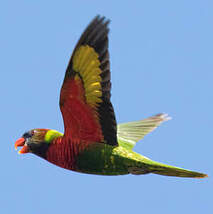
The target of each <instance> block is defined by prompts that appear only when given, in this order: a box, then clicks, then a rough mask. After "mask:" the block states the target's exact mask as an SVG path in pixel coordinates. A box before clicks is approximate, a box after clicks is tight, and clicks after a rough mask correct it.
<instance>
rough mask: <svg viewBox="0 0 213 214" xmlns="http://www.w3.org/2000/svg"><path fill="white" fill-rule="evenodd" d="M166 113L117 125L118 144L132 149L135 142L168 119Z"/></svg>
mask: <svg viewBox="0 0 213 214" xmlns="http://www.w3.org/2000/svg"><path fill="white" fill-rule="evenodd" d="M170 119H171V117H169V116H168V114H157V115H154V116H152V117H149V118H146V119H144V120H139V121H135V122H129V123H122V124H119V125H118V126H117V138H118V143H119V145H120V146H123V147H125V148H127V149H132V148H133V147H134V146H135V143H136V142H138V141H139V140H141V139H143V138H144V136H145V135H146V134H148V133H150V132H152V131H153V130H154V129H156V128H157V127H158V126H159V125H160V124H161V123H162V122H164V121H167V120H170Z"/></svg>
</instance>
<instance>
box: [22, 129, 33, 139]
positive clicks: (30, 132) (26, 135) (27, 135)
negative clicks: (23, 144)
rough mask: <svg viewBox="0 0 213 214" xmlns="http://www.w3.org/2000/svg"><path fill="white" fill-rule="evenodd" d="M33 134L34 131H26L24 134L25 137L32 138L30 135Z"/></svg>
mask: <svg viewBox="0 0 213 214" xmlns="http://www.w3.org/2000/svg"><path fill="white" fill-rule="evenodd" d="M33 134H34V131H29V132H25V133H24V134H23V138H25V139H26V138H30V137H32V136H33Z"/></svg>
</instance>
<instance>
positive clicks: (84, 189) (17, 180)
mask: <svg viewBox="0 0 213 214" xmlns="http://www.w3.org/2000/svg"><path fill="white" fill-rule="evenodd" d="M212 11H213V2H212V1H211V0H209V1H207V0H203V1H199V0H193V1H192V0H189V1H185V0H178V1H170V0H167V1H166V0H161V1H158V0H156V1H141V0H138V1H115V0H108V1H100V0H99V1H97V0H93V1H80V0H79V1H70V0H69V1H68V0H67V1H50V0H46V1H39V0H37V1H27V0H25V1H24V0H19V1H11V0H7V1H1V3H0V26H1V31H0V73H1V80H0V81H1V84H0V97H1V103H0V110H1V113H0V115H1V116H0V118H1V123H0V128H1V156H0V165H1V178H0V180H1V183H0V204H1V208H0V210H1V212H2V213H22V214H37V213H39V214H42V213H51V214H56V213H57V214H58V213H98V214H99V213H103V214H104V213H163V214H171V213H172V214H179V213H194V214H200V213H207V214H211V213H213V185H212V183H213V182H212V179H213V178H212V177H213V174H212V168H213V155H212V154H213V142H212V134H213V113H212V112H213V111H212V109H213V95H212V92H213V83H212V80H213V42H212V40H213V13H212ZM97 14H101V15H105V16H106V17H107V18H109V19H110V20H111V24H110V29H111V30H110V35H109V41H110V47H109V50H110V59H111V71H112V86H113V87H112V102H113V104H114V108H115V113H116V117H117V121H118V122H119V123H120V122H127V121H133V120H138V119H142V118H145V117H149V116H151V115H153V114H156V113H160V112H165V113H168V114H169V115H170V116H171V117H172V118H173V119H172V120H171V121H168V122H166V123H164V124H163V125H162V126H161V127H159V128H158V129H157V130H155V131H154V132H153V133H152V134H150V135H148V136H147V137H145V139H144V140H143V141H142V142H139V143H138V144H137V146H136V148H135V151H137V152H140V153H142V154H143V155H145V156H148V157H150V158H152V159H154V160H156V161H161V162H164V163H167V164H172V165H176V166H180V167H184V168H187V169H192V170H197V171H201V172H204V173H207V174H209V176H210V177H209V178H207V179H202V180H199V179H187V178H175V177H165V176H159V175H152V174H150V175H144V176H133V175H126V176H118V177H115V176H112V177H104V176H95V175H84V174H78V173H75V172H72V171H68V170H64V169H62V168H59V167H57V166H54V165H52V164H50V163H48V162H46V161H44V160H42V159H40V158H38V157H36V156H34V155H31V154H28V155H18V153H17V152H16V151H15V150H14V142H15V140H16V139H17V138H19V137H20V136H21V135H22V134H23V133H24V132H25V131H27V130H30V129H32V128H38V127H39V128H52V129H57V130H59V131H63V121H62V117H61V113H60V110H59V106H58V102H59V92H60V87H61V84H62V81H63V78H64V73H65V69H66V66H67V63H68V60H69V58H70V55H71V53H72V50H73V48H74V46H75V44H76V42H77V40H78V39H79V37H80V35H81V33H82V32H83V30H84V29H85V27H86V26H87V24H88V23H89V22H90V21H91V19H92V18H93V17H94V16H95V15H97Z"/></svg>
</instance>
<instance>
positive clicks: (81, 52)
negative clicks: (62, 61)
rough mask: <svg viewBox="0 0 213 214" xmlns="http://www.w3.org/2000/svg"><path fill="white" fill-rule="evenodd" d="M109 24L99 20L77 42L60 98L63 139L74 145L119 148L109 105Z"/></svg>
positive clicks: (103, 18)
mask: <svg viewBox="0 0 213 214" xmlns="http://www.w3.org/2000/svg"><path fill="white" fill-rule="evenodd" d="M108 24H109V21H108V20H105V17H100V16H97V17H95V18H94V19H93V21H92V22H91V23H90V24H89V25H88V27H87V28H86V30H85V31H84V33H83V34H82V36H81V38H80V40H79V41H78V43H77V45H76V47H75V49H74V52H73V55H72V57H71V59H70V62H69V64H68V67H67V70H66V74H65V78H64V82H63V85H62V88H61V94H60V109H61V112H62V115H63V120H64V127H65V133H64V137H65V138H69V139H70V140H72V142H83V141H87V142H103V143H106V144H109V145H113V146H116V145H118V143H117V128H116V119H115V114H114V110H113V106H112V104H111V102H110V96H111V94H110V90H111V82H110V66H109V53H108V32H109V29H108Z"/></svg>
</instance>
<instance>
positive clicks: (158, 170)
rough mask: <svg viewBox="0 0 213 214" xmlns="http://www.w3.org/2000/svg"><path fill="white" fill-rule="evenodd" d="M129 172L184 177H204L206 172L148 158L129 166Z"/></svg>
mask: <svg viewBox="0 0 213 214" xmlns="http://www.w3.org/2000/svg"><path fill="white" fill-rule="evenodd" d="M129 172H130V173H131V174H134V175H141V174H147V173H154V174H158V175H166V176H176V177H186V178H206V177H208V175H207V174H204V173H200V172H195V171H191V170H186V169H183V168H179V167H175V166H170V165H166V164H163V163H159V162H156V161H152V160H150V159H148V158H145V159H144V160H143V164H142V166H141V167H130V168H129Z"/></svg>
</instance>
